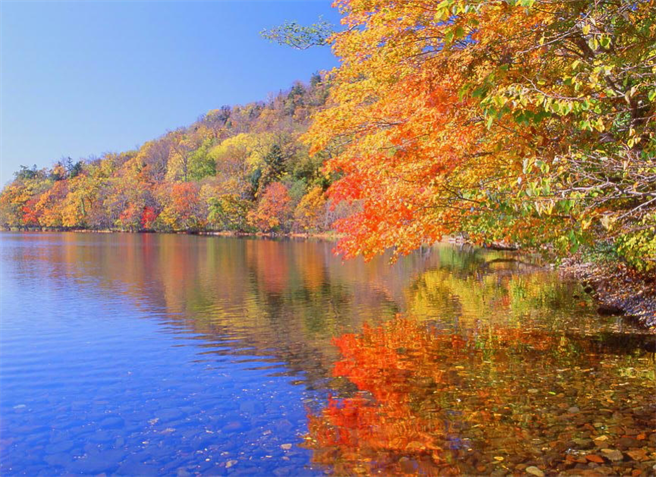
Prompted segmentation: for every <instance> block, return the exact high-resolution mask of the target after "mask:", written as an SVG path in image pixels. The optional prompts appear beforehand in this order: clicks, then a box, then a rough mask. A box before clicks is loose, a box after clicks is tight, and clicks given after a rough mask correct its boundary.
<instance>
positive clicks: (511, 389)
mask: <svg viewBox="0 0 656 477" xmlns="http://www.w3.org/2000/svg"><path fill="white" fill-rule="evenodd" d="M493 302H496V300H494V301H493ZM475 303H480V302H479V301H476V302H475ZM439 325H441V323H440V324H439ZM439 325H438V326H435V325H434V324H427V323H425V322H419V321H416V320H411V319H405V318H402V317H397V318H396V319H395V320H393V321H390V322H388V323H385V324H383V325H380V326H376V327H369V326H366V325H365V327H364V330H363V331H362V332H361V333H357V334H345V335H342V336H340V337H339V338H336V339H335V344H336V346H337V347H338V348H339V350H340V354H341V359H340V361H338V362H336V363H335V365H334V368H333V375H334V376H335V377H336V378H340V379H346V380H348V381H349V382H351V383H353V384H354V385H355V387H356V388H357V391H355V392H350V393H345V394H344V395H336V396H331V397H330V399H329V401H328V404H327V406H326V407H325V408H324V409H322V410H320V411H318V412H316V411H315V412H314V413H311V414H310V415H309V419H310V433H309V435H308V436H307V437H306V446H307V447H308V448H311V449H314V450H315V453H314V456H313V459H314V461H315V462H316V463H319V464H324V465H329V466H330V468H331V469H333V470H334V471H335V472H336V473H337V474H338V475H356V474H363V473H364V474H377V475H401V474H408V473H410V474H420V475H458V474H466V475H472V474H473V475H478V474H485V475H490V474H494V473H495V472H496V473H498V474H499V475H506V474H508V473H513V472H514V473H517V474H523V473H525V472H526V470H527V469H528V468H531V470H532V472H530V473H533V474H535V475H537V474H539V473H540V472H542V471H547V470H549V471H557V472H568V471H569V472H571V473H572V475H581V473H582V472H584V471H586V472H587V471H590V472H593V473H596V472H598V473H599V475H608V474H621V475H623V474H626V473H629V472H631V471H633V472H634V474H633V475H642V473H644V474H645V475H647V474H649V473H650V472H651V471H652V466H653V464H654V462H653V460H654V458H656V455H655V454H654V437H655V436H654V434H653V433H652V434H651V435H650V434H649V433H651V432H653V429H654V427H655V424H656V416H655V415H654V411H655V410H656V406H655V404H656V398H655V397H654V364H653V363H654V361H653V353H652V354H651V356H649V355H648V353H647V352H645V351H644V348H645V347H646V345H647V343H651V342H650V341H649V338H647V337H642V338H636V341H637V342H636V343H634V344H635V345H638V346H634V347H632V348H627V347H625V346H626V343H621V344H620V346H618V344H619V343H618V341H617V340H613V339H610V340H608V343H609V345H606V341H605V340H604V339H600V340H591V339H590V338H589V337H587V336H585V335H581V334H578V333H576V334H575V333H570V332H566V331H562V332H559V333H547V332H545V331H543V330H539V329H531V328H530V327H528V328H527V327H526V326H525V324H522V325H521V326H513V327H500V326H498V324H496V323H495V324H490V323H485V324H480V325H479V326H477V327H471V328H463V327H459V329H458V331H457V332H454V331H453V330H444V329H443V328H442V327H441V326H439ZM441 328H442V329H441ZM622 345H624V346H622ZM641 345H642V346H641ZM536 468H537V470H536ZM593 469H594V470H593ZM638 471H640V472H638ZM586 475H587V474H586Z"/></svg>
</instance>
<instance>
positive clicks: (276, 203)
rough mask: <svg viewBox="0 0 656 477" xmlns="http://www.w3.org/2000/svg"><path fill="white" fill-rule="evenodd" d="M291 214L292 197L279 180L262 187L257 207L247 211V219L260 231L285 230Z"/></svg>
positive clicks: (287, 227)
mask: <svg viewBox="0 0 656 477" xmlns="http://www.w3.org/2000/svg"><path fill="white" fill-rule="evenodd" d="M291 216H292V199H291V197H290V196H289V191H288V190H287V187H285V186H284V184H282V183H280V182H273V183H271V184H269V185H268V186H267V187H266V189H264V193H263V194H262V198H261V199H260V202H259V203H258V205H257V208H256V209H255V210H253V211H250V212H249V213H248V220H249V222H250V223H251V225H252V226H254V227H256V228H257V229H258V230H260V231H261V232H273V231H278V230H282V231H285V232H286V231H287V230H288V229H289V225H290V219H291Z"/></svg>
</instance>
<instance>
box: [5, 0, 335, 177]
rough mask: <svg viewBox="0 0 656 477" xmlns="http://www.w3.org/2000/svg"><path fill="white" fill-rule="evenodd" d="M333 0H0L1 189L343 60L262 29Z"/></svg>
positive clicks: (319, 11) (329, 17)
mask: <svg viewBox="0 0 656 477" xmlns="http://www.w3.org/2000/svg"><path fill="white" fill-rule="evenodd" d="M330 3H331V2H330V1H321V0H314V1H312V0H298V1H286V2H276V1H244V0H242V1H212V2H210V1H199V2H184V3H183V2H170V1H106V2H100V1H94V0H92V1H85V2H82V1H70V2H52V1H51V2H35V1H6V0H2V1H1V2H0V186H2V185H4V184H5V183H7V182H8V181H10V180H11V179H12V178H13V173H14V171H16V170H18V169H19V166H20V165H28V166H32V165H33V164H36V165H37V167H38V168H42V167H50V166H52V164H53V163H54V162H56V161H57V160H59V159H61V158H62V157H72V158H73V159H75V160H77V159H80V158H86V157H89V156H100V155H101V154H102V153H105V152H120V151H125V150H130V149H134V148H136V147H138V146H139V145H141V144H143V143H144V142H146V141H147V140H150V139H154V138H156V137H159V136H161V135H162V134H164V133H165V132H166V131H168V130H173V129H176V128H178V127H180V126H186V125H189V124H191V123H192V122H194V121H195V120H196V119H198V117H199V116H200V115H202V114H204V113H206V112H207V111H209V110H211V109H215V108H218V107H220V106H222V105H227V104H229V105H233V104H245V103H248V102H251V101H257V100H265V99H266V98H267V95H268V93H275V92H278V91H279V90H284V89H287V88H289V87H290V86H291V85H292V83H293V82H294V81H295V80H302V81H308V80H309V79H310V76H311V74H312V73H313V72H316V71H320V70H326V69H330V68H332V67H334V66H336V65H337V60H336V59H335V57H334V56H333V55H332V53H331V51H330V49H329V48H327V47H323V48H311V49H309V50H305V51H298V50H294V49H291V48H289V47H284V46H280V45H277V44H272V43H269V42H268V41H267V40H264V39H263V38H262V37H261V36H260V34H259V32H260V31H261V30H262V29H264V28H270V27H273V26H275V25H279V24H282V23H283V22H284V21H286V20H290V21H291V20H293V21H298V22H299V23H303V24H310V23H313V22H316V21H317V20H318V18H319V16H323V19H324V20H326V21H329V22H331V23H333V24H338V23H339V14H338V12H337V11H336V10H335V9H333V8H331V6H330Z"/></svg>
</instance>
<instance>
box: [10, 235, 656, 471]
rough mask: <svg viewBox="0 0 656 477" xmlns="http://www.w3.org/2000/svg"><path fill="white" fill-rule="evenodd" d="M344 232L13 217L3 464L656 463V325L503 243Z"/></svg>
mask: <svg viewBox="0 0 656 477" xmlns="http://www.w3.org/2000/svg"><path fill="white" fill-rule="evenodd" d="M332 248H333V244H332V243H330V242H324V241H312V240H305V241H302V240H266V239H248V238H225V237H210V236H188V235H154V234H140V235H136V234H135V235H132V234H78V233H52V234H51V233H31V234H30V233H25V234H15V233H2V234H0V293H1V296H0V298H1V305H0V306H1V309H0V311H1V314H2V321H1V325H0V385H1V395H0V416H1V433H0V449H1V452H2V454H1V460H0V473H1V474H2V475H3V476H19V475H21V476H55V475H105V476H108V475H124V476H142V475H143V476H150V475H153V476H154V475H166V476H169V475H170V476H176V477H185V476H192V475H235V476H237V475H274V476H285V475H293V476H304V475H308V476H310V475H324V474H336V475H367V474H377V475H401V474H404V475H457V474H465V475H480V474H484V475H509V474H515V475H525V474H532V475H538V476H539V475H542V474H555V473H559V472H563V473H565V474H572V475H611V474H612V475H624V474H628V475H634V476H637V475H653V473H654V469H655V468H654V465H656V452H655V446H656V431H655V428H656V422H655V414H656V399H655V397H654V395H655V393H654V391H655V389H654V387H655V386H654V383H655V381H654V379H655V378H654V341H653V337H651V336H648V335H645V334H643V333H641V332H639V331H638V330H635V329H633V328H631V326H630V325H628V324H626V323H623V322H622V321H621V320H620V319H619V318H616V317H602V316H599V315H598V314H597V313H596V311H595V306H594V304H593V303H592V301H591V300H590V299H589V297H588V296H586V295H585V294H584V293H583V292H582V291H581V289H580V287H579V286H577V285H575V284H568V283H562V282H561V281H560V280H559V279H558V276H557V275H556V274H555V272H551V271H545V270H544V269H541V268H538V267H535V266H533V265H531V264H530V263H523V262H517V261H513V260H512V258H513V256H512V255H510V254H508V253H503V252H492V251H483V250H478V249H473V248H467V247H458V246H455V245H451V244H443V245H436V246H434V247H429V248H424V249H422V250H420V251H418V252H417V253H415V254H413V255H411V256H408V257H404V258H402V259H401V260H399V261H398V262H397V263H396V264H394V265H391V266H390V265H389V264H388V258H387V257H382V258H379V259H376V260H373V261H372V262H370V263H366V264H365V263H363V262H362V261H360V260H354V261H348V262H342V260H341V259H340V258H338V257H335V256H334V255H333V254H332ZM632 472H633V474H631V473H632Z"/></svg>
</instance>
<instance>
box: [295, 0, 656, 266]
mask: <svg viewBox="0 0 656 477" xmlns="http://www.w3.org/2000/svg"><path fill="white" fill-rule="evenodd" d="M336 4H337V6H338V7H339V8H340V10H341V12H342V13H343V15H344V18H343V21H342V23H343V24H344V26H345V27H346V29H345V31H343V32H341V33H337V34H335V35H334V36H333V37H332V45H333V50H334V52H335V53H336V54H337V56H339V57H340V59H341V66H340V67H339V68H338V69H336V70H335V71H334V73H333V82H334V87H333V88H332V89H331V101H330V104H331V106H330V107H329V108H328V109H327V110H325V111H322V112H320V113H318V114H317V115H315V122H314V125H313V126H312V128H311V129H310V132H309V134H308V136H307V138H308V140H309V141H310V142H311V143H312V149H313V151H314V152H317V151H322V150H325V149H328V148H332V149H333V150H335V149H337V148H339V149H341V153H340V154H339V155H338V156H337V157H336V158H334V159H332V160H331V161H329V163H328V166H327V170H328V171H329V172H336V173H338V174H341V175H343V177H342V178H341V179H340V180H339V181H338V182H337V183H336V184H334V185H333V186H332V189H331V191H330V193H331V195H332V197H333V198H334V199H335V200H342V201H361V202H362V205H363V208H362V211H361V212H357V213H355V214H353V215H352V216H350V217H349V218H347V219H345V220H343V221H341V222H340V223H339V229H340V230H341V231H342V232H344V233H346V238H345V239H344V240H342V241H341V243H340V245H339V249H340V251H341V252H343V253H344V254H345V255H346V256H354V255H364V256H365V257H369V256H371V255H373V254H376V253H380V252H382V251H383V250H385V249H386V248H389V247H394V248H395V249H396V251H397V253H407V252H409V251H411V250H413V249H415V248H417V247H418V246H419V245H421V244H423V243H426V242H433V241H435V240H436V239H439V238H440V237H441V236H443V235H444V234H452V233H457V232H464V233H467V234H469V236H470V237H471V238H472V239H474V240H476V241H479V242H487V241H495V240H507V241H512V242H520V243H523V244H527V245H533V246H541V245H542V244H546V243H548V244H550V245H555V246H556V247H557V248H560V249H561V250H563V251H566V250H570V249H571V248H572V247H577V246H578V245H580V244H581V243H585V242H586V241H590V240H591V239H593V238H601V239H603V240H607V241H610V242H611V243H613V244H614V245H616V246H617V248H618V250H620V251H621V249H622V244H623V243H626V241H627V240H633V242H632V243H631V244H629V245H627V246H626V247H625V248H626V250H629V249H630V248H631V247H632V246H637V245H636V244H640V247H642V249H641V250H642V251H643V255H644V256H645V257H647V258H646V260H642V261H641V260H640V259H639V258H636V259H635V261H634V262H635V263H634V264H636V265H639V266H644V267H648V266H650V265H649V264H650V261H649V257H650V256H651V257H652V258H656V257H655V256H656V238H655V237H656V235H655V231H656V213H655V211H656V202H655V201H654V194H655V193H656V183H655V182H654V180H653V177H655V175H654V173H655V172H656V163H655V162H654V156H655V151H656V141H655V132H654V131H656V119H655V111H656V110H655V104H656V103H655V102H654V100H655V99H656V82H655V81H654V78H655V74H654V69H653V68H654V65H655V58H656V43H655V42H654V38H655V37H656V26H655V25H656V8H654V2H653V1H642V2H633V1H628V0H627V1H624V0H621V1H617V2H610V1H604V0H595V1H588V0H574V1H570V0H568V1H551V0H549V1H547V0H542V1H541V0H503V1H501V0H499V1H490V2H480V1H473V0H420V1H412V2H396V1H393V0H339V1H337V2H336ZM627 237H631V239H627ZM634 255H635V254H634ZM628 256H629V255H628V254H627V257H628ZM652 265H656V261H654V262H653V264H652Z"/></svg>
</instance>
